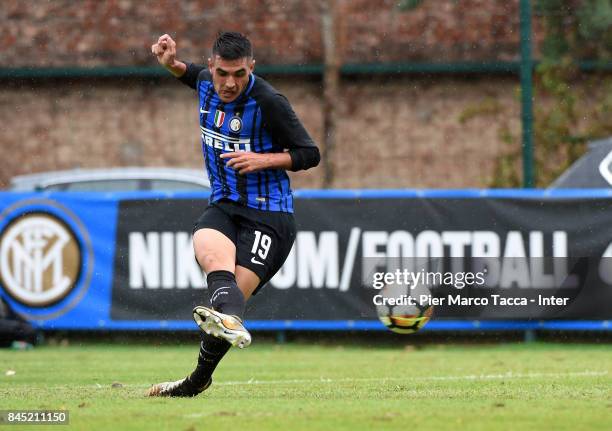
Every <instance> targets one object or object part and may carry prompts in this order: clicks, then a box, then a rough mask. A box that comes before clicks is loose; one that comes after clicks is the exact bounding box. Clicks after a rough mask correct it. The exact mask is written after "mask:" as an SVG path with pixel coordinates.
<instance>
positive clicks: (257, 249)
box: [251, 230, 272, 260]
mask: <svg viewBox="0 0 612 431" xmlns="http://www.w3.org/2000/svg"><path fill="white" fill-rule="evenodd" d="M271 245H272V238H270V236H268V235H266V234H265V233H261V231H259V230H256V231H255V241H253V247H252V248H251V253H252V254H254V255H256V256H259V257H260V258H261V259H263V260H265V259H266V257H267V256H268V253H269V252H270V246H271Z"/></svg>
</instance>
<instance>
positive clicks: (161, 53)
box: [151, 34, 187, 78]
mask: <svg viewBox="0 0 612 431" xmlns="http://www.w3.org/2000/svg"><path fill="white" fill-rule="evenodd" d="M151 52H152V53H153V55H155V56H156V57H157V61H158V62H159V64H161V65H162V66H164V67H165V68H166V70H167V71H168V72H170V73H171V74H173V75H174V76H176V77H177V78H180V77H181V76H183V75H184V74H185V72H186V71H187V65H186V64H185V63H183V62H182V61H179V60H177V59H176V42H175V41H174V40H173V39H172V38H171V37H170V36H169V35H167V34H164V35H162V36H160V37H159V39H158V40H157V43H154V44H153V45H152V46H151Z"/></svg>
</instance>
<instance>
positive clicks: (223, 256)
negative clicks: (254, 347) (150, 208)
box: [148, 32, 320, 397]
mask: <svg viewBox="0 0 612 431" xmlns="http://www.w3.org/2000/svg"><path fill="white" fill-rule="evenodd" d="M151 51H152V52H153V54H154V55H155V56H156V57H157V60H158V61H159V63H160V64H161V65H162V66H164V67H165V68H166V69H167V70H168V71H169V72H170V73H172V74H173V75H174V76H175V77H177V78H178V79H179V80H180V81H181V82H182V83H184V84H186V85H188V86H189V87H191V88H193V89H194V90H196V92H197V94H198V97H199V116H200V129H201V132H202V150H203V152H204V161H205V164H206V171H207V172H208V176H209V179H210V185H211V195H210V203H209V206H208V207H207V208H206V210H205V211H204V213H203V214H202V215H201V216H200V218H199V219H198V220H197V222H196V223H195V227H194V233H193V246H194V251H195V256H196V259H197V261H198V263H199V264H200V266H201V267H202V270H203V271H204V272H205V273H206V274H207V278H206V280H207V283H208V292H209V294H210V303H211V305H212V308H209V307H206V306H198V307H196V308H195V309H194V310H193V317H194V320H195V321H196V323H197V324H198V326H199V327H200V329H201V330H202V332H201V342H200V351H199V356H198V362H197V366H196V368H195V370H194V371H193V372H192V373H191V374H190V375H188V376H187V377H185V378H184V379H181V380H178V381H175V382H164V383H159V384H156V385H154V386H152V387H151V388H150V389H149V392H148V395H150V396H176V397H180V396H195V395H197V394H199V393H200V392H202V391H204V390H206V389H207V388H208V387H209V386H210V385H211V383H212V373H213V371H214V370H215V368H216V366H217V364H218V363H219V361H220V360H221V359H222V358H223V356H224V355H225V354H226V353H227V351H228V350H229V348H230V347H231V346H238V347H240V348H242V347H247V346H248V345H249V344H250V343H251V335H250V334H249V332H248V331H247V330H246V329H245V327H244V326H243V324H242V321H243V316H244V310H245V303H246V301H247V300H248V299H249V297H250V296H251V295H254V294H256V293H257V291H258V290H259V289H261V287H262V286H263V285H264V284H266V283H267V282H268V281H269V280H270V279H271V278H272V277H273V276H274V274H275V273H276V272H277V271H278V270H279V269H280V268H281V266H282V265H283V263H284V262H285V259H286V258H287V256H288V254H289V252H290V250H291V247H292V245H293V242H294V240H295V235H296V228H295V221H294V218H293V197H292V193H291V188H290V186H289V177H288V176H287V173H286V171H287V170H290V171H299V170H303V169H309V168H312V167H314V166H316V165H317V164H318V163H319V160H320V156H319V150H318V149H317V147H316V145H315V144H314V142H313V140H312V139H311V137H310V136H309V135H308V132H306V130H305V129H304V126H302V124H301V122H300V120H299V119H298V118H297V116H296V115H295V113H294V112H293V109H292V108H291V105H290V104H289V102H288V101H287V99H286V98H285V97H284V96H283V95H281V94H280V93H279V92H278V91H277V90H275V89H274V88H273V87H272V86H271V85H270V84H268V83H267V82H266V81H264V80H263V79H262V78H260V77H259V76H256V75H254V74H253V69H254V67H255V60H253V54H252V50H251V43H250V41H249V40H248V39H247V38H246V37H245V36H244V35H242V34H240V33H234V32H224V33H220V34H219V35H218V37H217V39H216V40H215V41H214V43H213V47H212V55H211V57H210V58H209V59H208V67H204V66H198V65H195V64H191V63H184V62H182V61H179V60H177V58H176V43H175V41H174V40H172V38H171V37H170V36H168V35H167V34H164V35H163V36H161V37H160V38H159V40H158V41H157V43H155V44H154V45H153V46H152V47H151Z"/></svg>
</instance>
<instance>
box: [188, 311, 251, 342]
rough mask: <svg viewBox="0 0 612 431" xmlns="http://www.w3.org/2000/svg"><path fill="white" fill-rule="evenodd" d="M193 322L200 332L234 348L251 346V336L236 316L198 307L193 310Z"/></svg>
mask: <svg viewBox="0 0 612 431" xmlns="http://www.w3.org/2000/svg"><path fill="white" fill-rule="evenodd" d="M193 320H195V322H196V323H197V324H198V326H199V327H200V329H201V330H202V331H204V332H206V333H207V334H210V335H212V336H214V337H217V338H222V339H224V340H225V341H227V342H228V343H230V344H231V345H232V346H234V347H235V346H238V347H239V348H241V349H243V348H245V347H248V346H249V344H251V334H249V331H247V330H246V328H245V327H244V326H243V325H242V320H240V319H239V318H238V317H236V316H232V315H229V314H223V313H220V312H218V311H215V310H213V309H212V308H208V307H203V306H199V307H196V308H194V309H193Z"/></svg>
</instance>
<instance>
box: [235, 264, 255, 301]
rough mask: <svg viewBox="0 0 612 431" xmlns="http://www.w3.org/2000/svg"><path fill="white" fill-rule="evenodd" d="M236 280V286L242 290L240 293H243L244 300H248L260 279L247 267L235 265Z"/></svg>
mask: <svg viewBox="0 0 612 431" xmlns="http://www.w3.org/2000/svg"><path fill="white" fill-rule="evenodd" d="M236 282H237V283H238V288H239V289H240V291H241V292H242V295H244V299H245V301H248V300H249V298H250V297H251V296H252V295H253V292H255V290H256V289H257V287H258V286H259V285H260V283H261V279H260V278H259V276H258V275H257V274H255V273H254V272H253V271H251V270H250V269H249V268H245V267H244V266H241V265H236Z"/></svg>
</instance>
